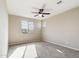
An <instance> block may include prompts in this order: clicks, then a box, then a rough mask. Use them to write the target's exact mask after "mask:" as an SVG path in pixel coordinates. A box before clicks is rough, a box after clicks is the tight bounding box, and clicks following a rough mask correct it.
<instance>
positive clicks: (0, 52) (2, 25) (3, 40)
mask: <svg viewBox="0 0 79 59" xmlns="http://www.w3.org/2000/svg"><path fill="white" fill-rule="evenodd" d="M7 49H8V13H7V10H6V3H5V1H4V0H0V57H5V56H6V55H7Z"/></svg>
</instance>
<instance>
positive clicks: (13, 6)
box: [7, 0, 79, 19]
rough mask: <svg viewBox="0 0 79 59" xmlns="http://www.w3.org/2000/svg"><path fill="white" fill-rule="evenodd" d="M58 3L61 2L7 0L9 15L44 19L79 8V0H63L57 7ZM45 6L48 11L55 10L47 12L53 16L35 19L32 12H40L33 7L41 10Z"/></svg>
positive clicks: (52, 0) (51, 0) (53, 0)
mask: <svg viewBox="0 0 79 59" xmlns="http://www.w3.org/2000/svg"><path fill="white" fill-rule="evenodd" d="M58 1H59V0H7V8H8V13H9V14H12V15H17V16H23V17H29V18H34V19H44V18H48V17H50V16H54V15H57V14H59V13H62V12H64V11H67V10H70V9H72V8H74V7H78V6H79V0H62V3H61V4H59V5H57V4H56V3H57V2H58ZM43 4H46V9H53V10H51V11H45V12H50V13H51V14H50V15H49V16H45V17H44V18H42V17H40V16H38V17H34V15H35V14H33V13H32V11H38V10H35V9H33V7H36V8H41V7H42V5H43Z"/></svg>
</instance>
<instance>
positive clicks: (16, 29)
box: [9, 15, 41, 45]
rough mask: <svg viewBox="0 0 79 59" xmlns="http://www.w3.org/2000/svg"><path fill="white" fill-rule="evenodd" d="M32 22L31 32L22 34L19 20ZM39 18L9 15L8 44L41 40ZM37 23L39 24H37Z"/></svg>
mask: <svg viewBox="0 0 79 59" xmlns="http://www.w3.org/2000/svg"><path fill="white" fill-rule="evenodd" d="M22 20H26V21H32V22H34V30H33V31H32V32H31V33H27V34H23V33H22V31H21V21H22ZM40 22H41V21H40V20H35V19H31V18H25V17H20V16H15V15H9V44H10V45H12V44H19V43H29V42H35V41H41V26H40V27H39V25H40V24H41V23H40ZM38 24H39V25H38Z"/></svg>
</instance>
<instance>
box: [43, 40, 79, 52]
mask: <svg viewBox="0 0 79 59" xmlns="http://www.w3.org/2000/svg"><path fill="white" fill-rule="evenodd" d="M44 41H45V42H49V43H51V44H52V43H53V44H56V45H59V46H62V47H66V48H69V49H72V50H76V51H79V49H77V48H72V47H69V46H65V45H61V44H58V43H54V42H50V41H46V40H44Z"/></svg>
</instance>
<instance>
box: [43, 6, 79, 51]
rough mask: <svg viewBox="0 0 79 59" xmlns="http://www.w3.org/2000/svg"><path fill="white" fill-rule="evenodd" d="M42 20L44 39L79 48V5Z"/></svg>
mask: <svg viewBox="0 0 79 59" xmlns="http://www.w3.org/2000/svg"><path fill="white" fill-rule="evenodd" d="M44 22H46V27H44V28H43V30H42V32H43V40H44V41H47V42H51V43H55V44H58V45H61V46H65V47H68V48H72V49H76V50H79V7H78V8H75V9H72V10H69V11H67V12H64V13H62V14H59V15H56V16H53V17H50V18H48V19H45V20H44V21H43V23H44ZM43 25H44V24H43Z"/></svg>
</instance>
